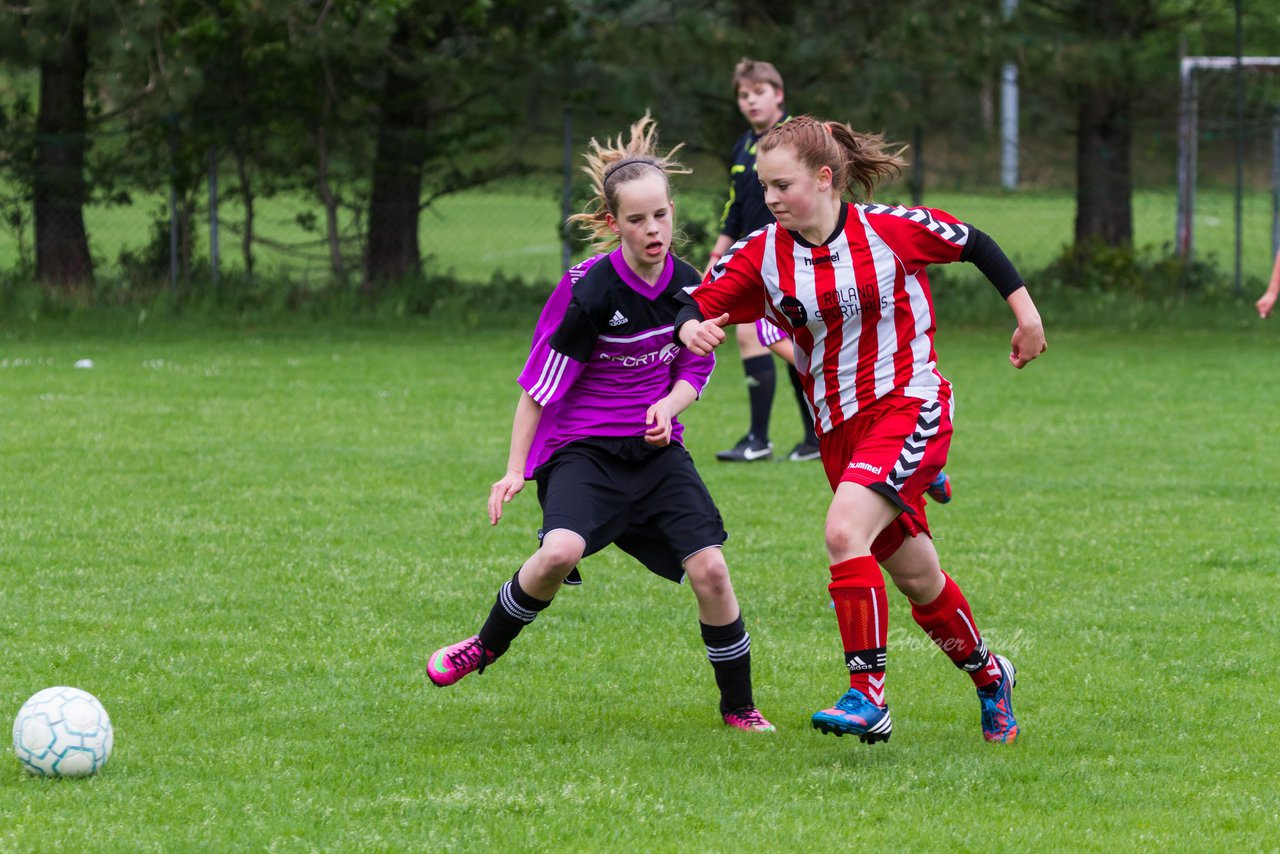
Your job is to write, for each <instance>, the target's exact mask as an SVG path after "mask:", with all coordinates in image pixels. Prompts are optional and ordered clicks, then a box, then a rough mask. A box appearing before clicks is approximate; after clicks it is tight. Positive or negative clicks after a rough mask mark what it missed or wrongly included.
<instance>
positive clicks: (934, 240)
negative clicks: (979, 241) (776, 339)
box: [692, 204, 970, 433]
mask: <svg viewBox="0 0 1280 854" xmlns="http://www.w3.org/2000/svg"><path fill="white" fill-rule="evenodd" d="M969 234H970V227H969V226H968V225H966V224H964V223H962V222H960V221H958V220H957V219H956V218H955V217H953V216H951V215H950V214H948V213H946V212H944V211H940V210H934V209H932V208H906V207H900V206H897V207H895V206H890V205H876V204H845V205H844V206H843V207H842V208H841V213H840V218H839V222H838V223H837V226H836V229H835V231H834V232H833V233H832V236H831V237H830V238H829V239H828V240H827V242H826V243H824V244H822V245H821V246H813V245H810V244H809V243H808V242H807V241H806V240H805V239H804V238H803V237H801V236H800V235H799V234H797V233H795V232H789V231H787V230H786V229H784V228H781V227H779V226H778V224H777V223H774V224H772V225H770V226H768V227H766V228H764V229H762V230H760V231H757V232H755V233H753V234H751V235H748V236H747V237H745V238H743V239H742V240H741V241H739V242H738V243H737V244H736V245H734V246H733V248H732V249H730V250H729V251H728V252H726V253H725V255H724V256H723V257H722V258H721V259H720V262H719V263H718V264H717V265H716V266H715V267H714V268H713V269H712V270H711V272H710V273H709V274H708V276H707V278H706V280H705V281H704V282H703V283H702V285H700V286H699V287H698V288H697V290H695V291H694V292H693V294H692V297H693V299H694V300H695V301H696V302H697V303H698V307H699V308H700V309H701V311H702V315H703V316H704V317H708V318H710V317H718V316H720V315H721V314H724V313H725V312H728V314H729V322H730V323H751V322H753V321H755V320H757V319H759V318H761V317H766V318H768V319H769V320H771V321H772V322H773V323H775V324H777V325H778V326H780V327H782V328H783V329H786V330H788V331H790V333H791V337H792V340H793V341H794V342H795V353H796V355H795V358H796V369H797V370H798V371H799V372H800V375H801V377H802V379H803V382H804V387H805V393H806V395H807V396H808V398H809V404H810V407H811V408H812V409H813V416H814V423H815V426H816V428H817V430H818V432H819V433H826V432H830V431H831V430H832V429H833V428H834V427H836V426H837V425H839V424H841V423H842V422H844V421H845V419H847V418H849V417H850V416H852V415H853V414H854V413H855V412H857V411H858V410H859V409H861V408H863V407H865V406H867V405H869V404H871V403H873V402H875V401H876V400H879V399H880V398H882V397H884V396H885V395H888V394H891V393H897V394H902V395H906V396H908V397H916V398H920V399H922V400H940V401H942V402H943V403H946V402H948V401H949V400H950V398H951V384H950V383H949V382H948V381H947V380H946V378H945V377H943V376H942V375H941V374H940V373H938V370H937V367H936V362H937V355H936V353H935V352H934V349H933V333H934V328H935V325H934V313H933V295H932V293H931V292H930V290H929V278H928V276H927V275H926V272H925V268H926V267H927V266H928V265H930V264H944V263H949V262H953V261H958V260H960V254H961V252H962V251H963V249H964V247H965V244H966V242H967V241H968V239H969Z"/></svg>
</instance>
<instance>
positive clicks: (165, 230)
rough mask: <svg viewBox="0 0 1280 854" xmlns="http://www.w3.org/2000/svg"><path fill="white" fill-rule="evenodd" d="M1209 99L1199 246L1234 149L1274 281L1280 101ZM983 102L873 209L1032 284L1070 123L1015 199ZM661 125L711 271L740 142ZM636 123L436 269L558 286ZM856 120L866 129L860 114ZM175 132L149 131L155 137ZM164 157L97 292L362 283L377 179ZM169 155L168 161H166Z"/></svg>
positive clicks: (2, 226) (422, 228) (557, 158)
mask: <svg viewBox="0 0 1280 854" xmlns="http://www.w3.org/2000/svg"><path fill="white" fill-rule="evenodd" d="M1204 88H1205V89H1207V91H1202V93H1201V98H1202V106H1201V111H1200V126H1199V130H1198V134H1199V149H1198V150H1199V155H1198V159H1199V172H1198V177H1197V184H1196V191H1197V193H1196V195H1197V201H1196V208H1195V211H1194V217H1195V228H1196V252H1197V255H1198V258H1199V259H1200V260H1203V261H1206V262H1208V263H1210V264H1212V265H1214V266H1215V267H1217V268H1219V269H1220V270H1221V271H1223V272H1224V273H1227V272H1229V271H1230V270H1231V267H1232V265H1233V261H1234V254H1235V253H1234V222H1235V216H1236V209H1237V196H1236V185H1235V183H1236V169H1235V163H1236V153H1237V150H1239V151H1240V153H1241V154H1242V157H1243V161H1242V164H1241V175H1242V185H1241V188H1242V192H1241V194H1240V196H1239V212H1240V216H1241V218H1242V220H1241V222H1242V225H1241V233H1242V237H1243V246H1242V264H1243V268H1244V270H1245V273H1246V279H1264V278H1265V277H1266V275H1267V274H1268V273H1269V271H1270V266H1271V259H1272V258H1273V256H1274V253H1275V251H1276V248H1277V247H1276V245H1275V243H1274V241H1275V240H1280V231H1277V229H1276V222H1277V210H1278V209H1280V189H1278V188H1280V92H1278V91H1277V86H1276V84H1275V83H1274V79H1272V81H1270V82H1266V83H1258V84H1256V85H1255V86H1254V88H1253V89H1251V90H1250V92H1251V94H1250V101H1249V103H1248V107H1247V111H1246V113H1245V114H1244V116H1243V121H1237V117H1235V116H1233V115H1231V114H1230V113H1229V112H1228V111H1227V110H1226V109H1225V107H1224V105H1225V104H1229V103H1230V97H1229V96H1230V90H1229V88H1226V83H1224V82H1222V81H1218V82H1216V83H1214V84H1212V85H1210V84H1208V83H1206V84H1205V87H1204ZM975 100H976V103H975V113H977V114H978V118H977V119H976V121H975V126H976V127H977V128H978V129H979V130H978V132H976V133H975V132H971V131H970V130H968V129H965V132H963V133H952V132H947V131H945V130H944V129H943V130H940V129H931V131H930V133H928V134H921V133H919V132H918V131H917V130H916V129H909V128H908V129H901V130H902V131H903V132H901V133H894V129H891V128H890V129H881V128H875V129H874V130H884V131H885V132H886V135H887V136H889V137H890V138H895V139H900V140H902V141H905V142H908V143H911V144H912V150H911V151H910V152H909V154H908V157H909V159H910V160H911V161H912V164H911V166H910V167H909V168H908V171H907V173H905V174H904V175H903V176H901V178H900V179H899V180H897V181H896V182H894V183H892V184H889V185H886V186H884V187H882V188H881V190H880V191H879V192H878V194H877V200H878V201H883V202H897V203H904V204H914V203H922V204H926V205H929V206H931V207H938V208H942V209H945V210H948V211H950V212H952V213H954V214H955V215H957V216H959V217H960V218H962V219H965V220H967V221H970V222H972V223H974V224H975V225H977V226H979V227H981V228H982V229H983V230H984V231H987V232H989V233H990V234H992V235H993V236H994V237H995V238H996V239H997V240H998V241H999V242H1000V243H1001V245H1002V246H1004V247H1005V249H1006V251H1007V252H1008V253H1009V255H1010V256H1011V257H1012V258H1013V260H1014V261H1015V263H1017V264H1018V265H1019V266H1020V268H1022V269H1023V271H1024V273H1027V274H1030V273H1031V272H1033V271H1035V270H1038V269H1042V268H1043V267H1045V266H1046V265H1048V264H1050V263H1051V262H1052V261H1053V260H1054V259H1055V258H1056V257H1058V256H1060V255H1061V254H1062V252H1063V250H1064V247H1067V246H1068V245H1070V244H1071V243H1072V241H1073V234H1074V208H1075V198H1074V175H1075V146H1074V139H1073V137H1072V134H1071V131H1070V127H1069V124H1070V122H1069V120H1068V119H1066V118H1064V119H1063V120H1062V122H1061V125H1060V126H1056V127H1047V126H1041V127H1030V128H1026V127H1024V129H1023V133H1022V138H1021V140H1020V141H1019V145H1018V148H1017V151H1018V163H1017V175H1018V182H1017V187H1016V189H1012V190H1008V189H1004V188H1003V187H1002V184H1003V183H1005V181H1007V178H1008V166H1009V164H1008V162H1007V160H1002V157H1001V150H1002V146H1001V143H1002V140H1001V134H1000V129H999V124H1000V123H999V119H998V117H997V116H996V115H995V112H996V107H995V105H994V104H993V103H992V101H991V98H990V97H989V96H988V97H977V98H976V99H975ZM797 106H798V107H799V108H803V106H804V105H803V104H799V105H797ZM1140 106H1141V105H1140ZM655 113H656V114H657V118H658V119H659V123H660V124H661V125H662V142H663V145H664V146H670V145H672V144H674V143H675V142H677V141H680V140H682V139H683V140H689V141H690V145H689V147H688V148H687V149H686V151H685V154H684V156H683V158H682V159H683V160H684V161H685V162H686V164H687V165H689V166H691V167H692V168H693V174H692V175H689V176H677V178H676V179H675V181H674V185H675V191H676V196H677V223H678V225H679V226H680V227H681V229H682V230H683V231H684V233H685V237H686V240H685V242H684V243H682V244H681V245H679V246H678V247H677V251H678V252H679V253H680V254H681V255H682V256H684V257H686V258H687V259H688V260H690V261H691V262H692V263H693V264H694V265H695V266H698V267H700V266H701V265H702V264H703V263H704V262H705V258H706V253H707V252H708V251H709V249H710V246H711V243H712V242H713V241H714V239H715V236H716V234H717V232H718V224H719V216H720V212H721V210H722V208H723V205H724V201H725V194H726V189H727V182H728V173H727V168H726V166H725V163H724V160H723V158H726V157H727V156H728V153H729V149H730V147H731V144H732V138H731V137H730V138H726V139H723V140H717V141H712V142H708V141H706V140H702V139H700V138H699V134H700V133H701V132H702V131H701V130H700V128H698V127H695V126H693V125H690V124H683V123H681V122H680V121H679V120H674V121H671V122H668V123H664V120H663V116H662V115H661V114H660V113H658V112H657V111H655ZM1135 113H1136V119H1135V123H1134V127H1133V128H1132V133H1131V137H1132V140H1133V146H1132V158H1133V172H1134V178H1135V193H1134V196H1133V215H1134V238H1135V245H1136V246H1138V247H1139V248H1151V249H1152V250H1153V251H1163V252H1166V253H1172V252H1173V251H1174V247H1175V245H1176V236H1177V235H1176V232H1177V223H1176V216H1177V190H1176V169H1177V131H1178V116H1177V115H1176V114H1174V113H1171V112H1170V111H1169V110H1168V109H1166V108H1164V106H1163V105H1152V106H1150V107H1149V108H1148V109H1145V110H1144V109H1141V108H1140V109H1138V110H1136V111H1135ZM628 121H629V120H620V119H618V118H617V117H611V116H607V115H603V114H600V113H595V112H592V111H589V110H586V109H583V108H575V110H574V111H572V112H569V111H566V112H565V114H564V124H563V126H561V127H545V128H543V129H542V131H541V134H540V135H537V136H536V137H535V139H536V142H535V144H533V145H530V146H527V147H526V148H525V149H524V150H523V151H522V153H521V157H522V159H523V160H524V161H525V162H526V163H527V164H528V166H529V170H528V171H527V173H526V174H524V175H522V176H521V177H519V178H515V179H513V178H508V179H503V180H501V181H497V182H495V183H493V184H492V185H489V186H484V187H477V188H473V189H470V190H467V191H465V192H459V193H453V194H448V195H444V196H440V197H439V198H435V199H434V200H432V201H431V202H430V204H428V205H427V206H426V207H425V208H424V209H423V210H422V211H421V214H420V220H419V246H420V250H421V253H422V256H423V261H424V264H425V266H426V268H427V270H428V272H431V273H438V274H445V275H448V276H450V277H452V278H455V279H457V280H458V281H462V282H488V281H492V280H493V279H495V278H496V277H500V278H506V279H520V280H523V281H525V282H538V281H554V280H555V279H556V278H558V277H559V275H560V273H561V271H562V270H563V269H564V267H565V266H566V264H567V263H569V262H571V261H573V260H576V259H578V258H581V257H583V256H584V254H586V253H587V251H588V249H587V247H585V246H583V245H581V244H580V243H578V242H576V241H574V240H572V239H570V237H568V236H566V233H565V230H564V228H563V227H562V224H563V221H564V217H565V214H566V213H568V212H573V211H576V210H578V209H580V208H581V207H582V204H583V202H584V201H585V199H586V196H587V194H588V193H589V187H588V185H587V180H586V177H585V176H584V175H583V174H582V172H581V170H580V166H581V164H582V162H583V161H582V156H581V155H582V152H583V151H584V150H585V146H586V140H587V139H588V138H589V137H590V136H592V135H596V136H602V135H615V134H617V133H619V132H621V131H623V130H625V127H626V125H627V123H628ZM852 123H853V124H854V125H855V126H857V121H856V119H854V120H853V121H852ZM868 129H869V130H871V128H868ZM167 132H168V131H166V129H165V128H157V129H156V135H157V137H158V138H159V139H161V140H163V139H165V135H166V133H167ZM1237 133H1240V134H1242V136H1241V137H1239V138H1237V136H1236V134H1237ZM120 139H121V135H120V134H118V133H116V132H113V130H112V129H111V128H109V127H107V128H97V129H95V131H94V134H93V135H92V136H91V137H90V139H89V146H90V151H91V153H92V152H101V151H102V150H103V149H106V150H109V149H110V148H111V147H112V146H113V145H118V144H119V140H120ZM155 150H156V151H157V152H159V155H157V157H158V159H157V162H156V163H155V164H154V167H153V168H152V169H151V172H150V174H151V177H152V180H151V181H150V182H149V184H147V185H145V186H130V187H116V186H113V184H112V182H111V181H110V179H109V176H106V178H105V180H104V176H103V175H101V174H99V175H94V176H91V177H93V178H94V182H93V186H95V187H98V190H97V191H96V192H95V194H94V196H93V197H92V198H91V200H90V203H89V204H88V205H87V206H86V207H85V208H84V227H85V231H86V232H87V235H88V243H89V247H90V252H91V255H92V258H93V265H94V270H95V274H96V276H97V278H98V280H99V282H118V283H121V284H120V286H122V287H128V286H129V283H131V282H140V281H151V282H160V283H163V284H167V285H168V286H169V287H173V288H184V287H218V286H219V285H220V283H222V282H225V281H227V280H234V279H237V278H242V277H245V276H247V275H249V273H250V272H251V273H252V274H253V276H255V277H259V278H261V279H263V280H266V281H269V280H271V279H273V278H284V279H287V280H289V281H292V282H303V283H306V282H311V283H315V284H317V285H320V284H327V283H331V282H333V281H334V279H335V275H334V274H335V267H336V268H338V269H339V271H340V272H341V273H342V274H343V277H345V278H346V279H348V280H351V279H353V277H354V278H358V276H359V270H360V265H361V257H362V252H363V243H364V234H365V230H366V224H365V221H364V210H363V209H362V205H363V204H364V203H365V201H366V200H367V184H368V181H367V177H366V176H362V175H360V174H359V170H354V171H353V173H351V174H345V175H337V176H335V180H334V185H333V187H332V188H331V191H332V193H333V194H335V196H336V199H335V200H333V203H332V204H331V205H330V206H328V207H326V206H325V205H324V204H322V201H321V195H320V194H319V193H318V192H317V191H316V190H315V189H314V188H313V186H311V185H313V184H314V180H313V179H306V180H301V179H300V180H296V181H288V182H282V181H274V182H270V183H268V182H264V183H263V184H262V185H261V186H254V187H253V197H252V198H253V206H252V210H250V209H249V208H248V207H247V206H246V205H245V199H246V194H245V192H244V188H245V183H246V181H247V180H249V178H250V177H251V176H246V175H245V174H244V173H243V172H241V171H239V170H238V168H237V162H236V161H235V159H234V158H233V157H231V156H230V155H229V153H228V151H227V150H226V149H219V148H217V147H213V148H210V149H209V150H208V151H206V152H203V153H201V154H200V155H199V156H197V157H193V156H191V154H190V153H189V152H187V153H186V154H185V156H184V157H183V158H182V162H178V156H177V154H178V151H179V150H180V143H179V141H178V140H174V141H173V143H172V145H164V144H161V145H158V146H157V147H156V149H155ZM124 154H127V153H118V154H115V155H112V156H107V157H105V158H96V159H95V157H94V156H91V158H90V162H91V163H98V164H99V166H98V167H97V168H99V169H103V168H105V169H109V168H110V163H111V161H112V158H113V157H114V156H124ZM166 155H170V157H169V160H170V162H164V158H165V156H166ZM197 163H198V167H197V166H193V164H197ZM103 164H105V165H103ZM180 173H181V174H180ZM1002 176H1003V178H1004V180H1002ZM31 202H32V199H30V198H29V197H27V196H26V194H25V193H24V192H23V191H21V190H19V189H18V188H16V187H13V186H11V185H4V184H0V270H13V269H25V270H30V269H32V267H33V260H34V259H33V252H34V241H33V226H34V223H33V221H32V215H31ZM330 216H332V217H333V219H334V223H333V225H332V227H331V226H330V225H329V224H328V219H329V217H330ZM250 235H251V239H250Z"/></svg>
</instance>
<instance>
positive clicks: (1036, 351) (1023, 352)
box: [1009, 320, 1048, 369]
mask: <svg viewBox="0 0 1280 854" xmlns="http://www.w3.org/2000/svg"><path fill="white" fill-rule="evenodd" d="M1011 344H1012V350H1010V352H1009V364H1011V365H1013V366H1014V367H1015V368H1019V369H1021V368H1023V367H1024V366H1026V364H1027V363H1028V362H1030V361H1031V360H1032V359H1034V358H1035V357H1036V356H1039V355H1040V354H1041V353H1043V352H1044V351H1045V349H1046V348H1047V347H1048V345H1047V344H1046V343H1045V340H1044V326H1043V325H1042V324H1041V323H1039V321H1038V320H1037V322H1035V323H1029V324H1026V325H1019V326H1018V328H1017V329H1015V330H1014V331H1013V340H1012V342H1011Z"/></svg>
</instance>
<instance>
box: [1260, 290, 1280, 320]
mask: <svg viewBox="0 0 1280 854" xmlns="http://www.w3.org/2000/svg"><path fill="white" fill-rule="evenodd" d="M1276 296H1278V294H1274V293H1272V292H1271V291H1267V292H1266V293H1265V294H1263V295H1262V296H1261V297H1259V298H1258V301H1257V302H1255V303H1254V307H1256V308H1257V309H1258V317H1266V316H1267V315H1268V314H1270V313H1271V309H1272V307H1273V306H1274V305H1275V304H1276Z"/></svg>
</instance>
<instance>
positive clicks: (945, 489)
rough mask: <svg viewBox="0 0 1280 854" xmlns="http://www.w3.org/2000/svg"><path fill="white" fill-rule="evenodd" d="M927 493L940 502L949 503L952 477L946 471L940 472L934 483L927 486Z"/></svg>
mask: <svg viewBox="0 0 1280 854" xmlns="http://www.w3.org/2000/svg"><path fill="white" fill-rule="evenodd" d="M925 493H926V494H927V495H928V496H929V497H930V498H932V499H933V500H934V501H936V502H938V503H939V504H947V503H948V502H950V501H951V478H949V477H947V473H946V472H945V471H940V472H938V476H937V477H935V478H934V479H933V483H931V484H929V486H928V487H926V488H925Z"/></svg>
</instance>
